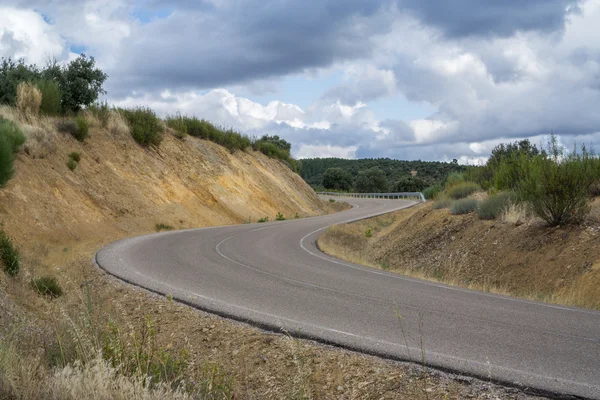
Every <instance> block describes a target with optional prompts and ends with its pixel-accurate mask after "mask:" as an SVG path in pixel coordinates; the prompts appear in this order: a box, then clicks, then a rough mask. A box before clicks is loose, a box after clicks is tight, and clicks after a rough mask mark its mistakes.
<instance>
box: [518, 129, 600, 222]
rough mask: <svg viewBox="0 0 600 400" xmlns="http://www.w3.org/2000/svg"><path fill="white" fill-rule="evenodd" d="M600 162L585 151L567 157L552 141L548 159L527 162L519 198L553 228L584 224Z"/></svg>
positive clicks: (542, 158) (552, 140)
mask: <svg viewBox="0 0 600 400" xmlns="http://www.w3.org/2000/svg"><path fill="white" fill-rule="evenodd" d="M599 162H600V161H599V160H598V159H597V158H596V157H594V156H592V155H590V154H589V153H588V152H587V151H586V150H585V148H583V149H582V151H581V153H577V152H576V151H573V152H572V153H567V152H565V151H564V149H562V148H561V147H559V145H558V143H557V140H556V138H555V137H552V139H551V142H550V145H549V148H548V155H545V154H544V155H538V156H536V157H532V158H530V159H529V160H527V163H526V166H525V168H526V171H527V174H526V176H525V177H524V179H523V180H522V181H521V182H520V184H519V186H518V193H519V196H520V197H521V198H522V199H523V200H525V201H528V202H529V203H530V204H531V206H532V209H533V212H534V213H535V214H536V215H537V216H538V217H540V218H542V219H543V220H544V221H546V222H547V223H548V224H549V225H551V226H557V225H564V224H567V223H570V222H574V223H578V222H581V221H582V220H583V219H584V218H585V216H586V215H587V214H588V213H589V211H590V196H589V190H590V187H591V186H592V185H593V184H594V183H595V182H596V181H597V179H598V173H599V170H600V165H599Z"/></svg>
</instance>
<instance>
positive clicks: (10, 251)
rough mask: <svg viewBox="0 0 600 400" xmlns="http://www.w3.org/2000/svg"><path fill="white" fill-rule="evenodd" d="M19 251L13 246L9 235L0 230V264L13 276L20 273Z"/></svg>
mask: <svg viewBox="0 0 600 400" xmlns="http://www.w3.org/2000/svg"><path fill="white" fill-rule="evenodd" d="M19 261H20V258H19V251H18V250H17V249H16V248H15V247H14V246H13V244H12V241H11V240H10V238H9V237H8V235H7V234H6V233H5V232H4V231H3V230H1V229H0V262H1V263H2V266H3V267H4V271H6V273H7V274H9V275H11V276H15V275H17V274H18V273H19V268H20V265H19Z"/></svg>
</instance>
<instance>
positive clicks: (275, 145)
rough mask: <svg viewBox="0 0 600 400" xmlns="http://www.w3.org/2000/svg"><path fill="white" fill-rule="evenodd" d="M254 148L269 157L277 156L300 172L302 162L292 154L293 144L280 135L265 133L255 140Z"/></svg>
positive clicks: (293, 169) (292, 168)
mask: <svg viewBox="0 0 600 400" xmlns="http://www.w3.org/2000/svg"><path fill="white" fill-rule="evenodd" d="M252 148H253V149H254V150H256V151H260V152H261V153H263V154H264V155H266V156H267V157H271V158H277V159H279V160H281V161H283V163H284V164H286V165H287V166H288V167H289V168H290V169H291V170H292V171H294V172H298V171H299V166H300V164H299V163H298V161H296V160H294V159H293V158H292V156H291V155H290V149H291V148H292V145H291V144H290V143H288V142H287V141H285V140H283V139H280V138H279V136H268V135H265V136H263V137H261V138H260V139H257V140H254V142H253V143H252Z"/></svg>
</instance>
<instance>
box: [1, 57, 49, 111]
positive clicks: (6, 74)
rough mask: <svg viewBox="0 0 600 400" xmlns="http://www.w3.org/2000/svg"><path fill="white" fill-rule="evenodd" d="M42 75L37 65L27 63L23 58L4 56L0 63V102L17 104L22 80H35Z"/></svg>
mask: <svg viewBox="0 0 600 400" xmlns="http://www.w3.org/2000/svg"><path fill="white" fill-rule="evenodd" d="M39 77H40V72H39V70H38V68H37V67H36V66H35V65H27V64H25V62H24V61H23V60H22V59H21V60H18V61H16V62H15V61H13V60H12V59H11V58H3V59H2V63H0V104H8V105H11V106H14V105H16V104H17V86H19V83H21V82H34V81H36V80H37V79H39Z"/></svg>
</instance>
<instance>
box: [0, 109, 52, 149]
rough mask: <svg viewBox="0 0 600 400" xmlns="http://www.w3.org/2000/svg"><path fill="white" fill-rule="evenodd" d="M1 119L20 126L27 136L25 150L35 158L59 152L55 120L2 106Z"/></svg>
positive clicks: (0, 110)
mask: <svg viewBox="0 0 600 400" xmlns="http://www.w3.org/2000/svg"><path fill="white" fill-rule="evenodd" d="M0 118H4V119H7V120H9V121H12V122H14V123H16V124H19V126H20V127H21V129H22V130H23V133H24V134H25V138H26V141H25V144H24V145H23V150H24V151H25V153H26V154H28V155H30V156H32V157H33V158H45V157H47V156H49V155H50V154H54V153H55V152H56V150H57V132H56V126H55V124H54V119H53V118H52V117H47V116H39V115H33V114H23V113H20V112H19V111H18V110H17V109H16V108H14V107H9V106H6V105H2V106H0Z"/></svg>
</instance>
